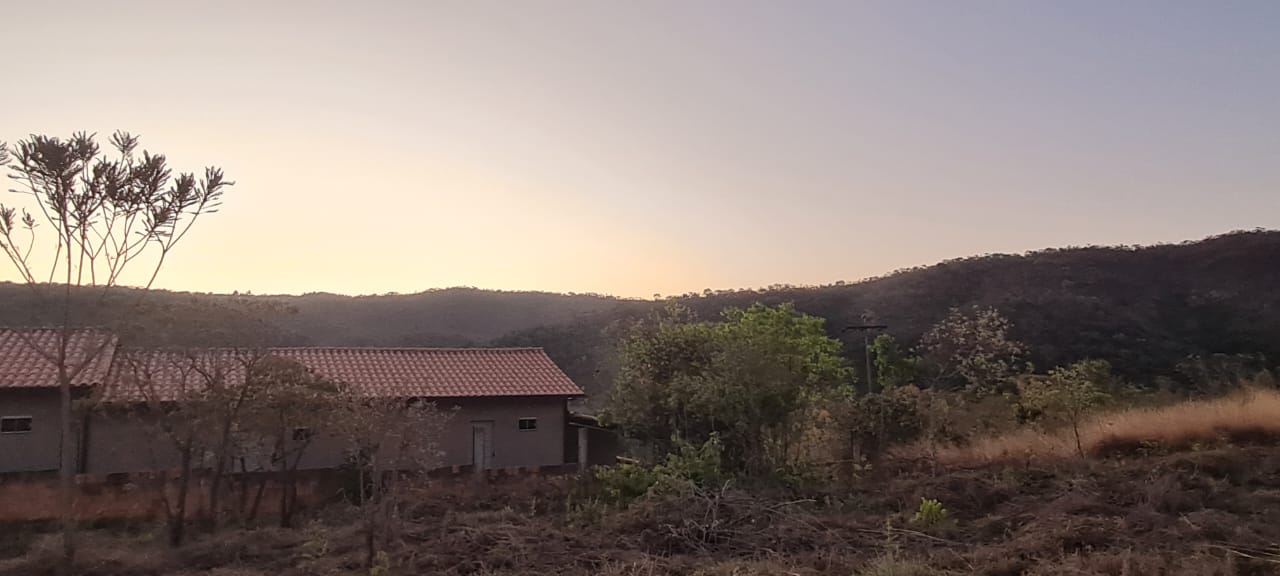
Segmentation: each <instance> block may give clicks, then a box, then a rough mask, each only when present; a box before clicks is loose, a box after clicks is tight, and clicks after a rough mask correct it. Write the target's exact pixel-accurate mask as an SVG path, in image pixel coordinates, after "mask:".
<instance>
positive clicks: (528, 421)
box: [517, 418, 538, 430]
mask: <svg viewBox="0 0 1280 576" xmlns="http://www.w3.org/2000/svg"><path fill="white" fill-rule="evenodd" d="M517 427H518V428H520V429H521V430H537V429H538V419H537V418H521V419H520V422H519V424H518V426H517Z"/></svg>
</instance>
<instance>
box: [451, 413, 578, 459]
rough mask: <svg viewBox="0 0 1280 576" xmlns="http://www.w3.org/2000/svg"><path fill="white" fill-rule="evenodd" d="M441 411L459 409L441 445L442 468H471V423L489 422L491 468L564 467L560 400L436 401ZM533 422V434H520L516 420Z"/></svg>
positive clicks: (563, 428) (531, 432)
mask: <svg viewBox="0 0 1280 576" xmlns="http://www.w3.org/2000/svg"><path fill="white" fill-rule="evenodd" d="M437 405H438V406H440V407H441V408H449V407H451V406H455V405H456V406H459V407H460V408H459V410H458V411H457V412H455V413H454V414H453V417H452V418H450V420H449V423H448V424H447V426H446V430H445V434H444V438H443V441H442V442H441V444H442V445H443V446H442V447H443V449H444V451H445V462H444V465H445V466H465V465H468V464H471V463H472V462H471V423H472V422H473V421H492V422H493V467H494V468H514V467H517V466H552V465H559V464H564V462H565V458H564V434H565V422H564V419H565V399H564V398H509V399H508V398H474V399H461V400H456V401H438V402H437ZM530 417H532V418H537V419H538V429H537V430H520V429H519V428H517V422H518V421H519V419H520V418H530Z"/></svg>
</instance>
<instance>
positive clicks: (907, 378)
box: [867, 334, 920, 392]
mask: <svg viewBox="0 0 1280 576" xmlns="http://www.w3.org/2000/svg"><path fill="white" fill-rule="evenodd" d="M867 348H868V351H869V352H870V353H871V357H872V359H873V361H874V362H875V373H876V379H875V381H876V385H877V386H876V387H877V388H878V389H879V390H880V391H883V392H887V391H890V390H894V389H896V388H902V387H904V386H911V385H913V384H915V383H916V377H917V373H918V371H919V369H920V359H919V358H918V357H916V356H912V355H909V354H907V353H906V352H904V351H903V350H902V349H901V348H900V347H899V346H898V341H897V340H896V339H894V337H893V336H890V335H888V334H881V335H879V336H876V339H875V340H874V341H872V343H871V345H870V346H868V347H867Z"/></svg>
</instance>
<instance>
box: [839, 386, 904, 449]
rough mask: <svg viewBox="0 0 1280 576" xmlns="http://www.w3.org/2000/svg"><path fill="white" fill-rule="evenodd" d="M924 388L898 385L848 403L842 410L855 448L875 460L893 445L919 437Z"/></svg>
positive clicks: (843, 418)
mask: <svg viewBox="0 0 1280 576" xmlns="http://www.w3.org/2000/svg"><path fill="white" fill-rule="evenodd" d="M919 395H920V391H919V390H918V389H916V388H913V387H906V388H898V389H895V390H891V391H888V392H884V393H880V394H866V395H863V396H859V397H857V398H854V399H853V400H851V401H848V402H846V403H844V405H843V406H842V407H841V409H839V410H838V411H839V413H840V416H839V418H840V420H841V421H842V424H843V428H844V429H845V430H847V431H848V434H849V441H850V443H851V448H853V449H856V450H857V451H858V453H859V454H861V455H862V456H864V457H866V458H869V459H875V458H878V457H879V456H880V455H882V454H883V453H884V451H885V450H887V449H888V448H889V447H891V446H894V445H896V444H903V443H906V442H910V441H912V440H915V439H916V438H917V437H919V435H920V433H921V431H922V430H923V429H924V420H923V418H922V417H921V414H920V411H919V402H918V397H919Z"/></svg>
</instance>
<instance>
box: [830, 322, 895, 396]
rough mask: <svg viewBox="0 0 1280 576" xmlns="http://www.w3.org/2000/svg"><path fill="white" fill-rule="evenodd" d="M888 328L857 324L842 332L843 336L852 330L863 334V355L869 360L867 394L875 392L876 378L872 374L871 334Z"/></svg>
mask: <svg viewBox="0 0 1280 576" xmlns="http://www.w3.org/2000/svg"><path fill="white" fill-rule="evenodd" d="M888 328H889V327H888V326H885V325H884V324H857V325H854V326H845V327H844V329H843V330H841V331H840V333H841V334H844V333H845V332H848V331H850V330H858V331H861V332H862V355H863V356H865V357H866V360H867V393H871V392H874V391H875V376H874V375H873V374H872V373H871V340H870V334H871V331H872V330H885V329H888Z"/></svg>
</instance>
